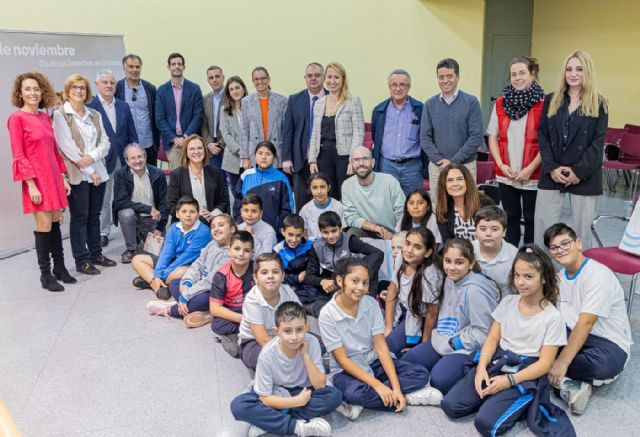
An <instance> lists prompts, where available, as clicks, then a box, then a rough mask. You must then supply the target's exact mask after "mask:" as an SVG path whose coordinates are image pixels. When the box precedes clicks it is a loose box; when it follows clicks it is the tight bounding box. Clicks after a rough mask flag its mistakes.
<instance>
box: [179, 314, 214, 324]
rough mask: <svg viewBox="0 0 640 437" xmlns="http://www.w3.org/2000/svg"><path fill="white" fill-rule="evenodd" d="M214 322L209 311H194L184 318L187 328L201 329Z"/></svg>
mask: <svg viewBox="0 0 640 437" xmlns="http://www.w3.org/2000/svg"><path fill="white" fill-rule="evenodd" d="M212 320H213V317H212V316H211V313H209V312H208V311H194V312H192V313H189V314H187V317H185V318H184V324H185V325H187V328H200V327H201V326H204V325H206V324H208V323H211V321H212Z"/></svg>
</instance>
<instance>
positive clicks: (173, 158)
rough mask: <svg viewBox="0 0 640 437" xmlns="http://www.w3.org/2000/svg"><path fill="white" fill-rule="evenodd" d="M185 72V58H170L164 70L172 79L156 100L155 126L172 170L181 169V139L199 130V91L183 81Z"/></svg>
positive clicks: (200, 104) (200, 110)
mask: <svg viewBox="0 0 640 437" xmlns="http://www.w3.org/2000/svg"><path fill="white" fill-rule="evenodd" d="M185 68H186V64H185V62H184V56H182V55H181V54H180V53H171V54H170V55H169V57H168V58H167V70H169V73H170V74H171V79H170V80H169V81H168V82H166V83H164V84H162V85H160V87H159V88H158V94H157V97H158V98H157V99H156V125H157V126H158V129H159V130H160V134H161V135H162V147H163V148H164V150H166V152H167V159H168V160H169V168H170V169H171V170H174V169H176V168H178V167H180V157H181V156H182V142H183V141H184V139H185V138H186V137H188V136H189V135H191V134H198V135H200V127H201V126H202V118H203V110H202V91H201V90H200V86H199V85H198V84H196V83H194V82H191V81H190V80H187V79H185V78H184V70H185Z"/></svg>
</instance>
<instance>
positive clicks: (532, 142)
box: [493, 96, 544, 181]
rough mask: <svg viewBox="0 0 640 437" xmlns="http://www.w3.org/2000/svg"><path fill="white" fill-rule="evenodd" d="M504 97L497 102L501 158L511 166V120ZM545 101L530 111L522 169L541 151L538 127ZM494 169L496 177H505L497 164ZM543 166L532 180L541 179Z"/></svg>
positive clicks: (532, 176)
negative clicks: (505, 106)
mask: <svg viewBox="0 0 640 437" xmlns="http://www.w3.org/2000/svg"><path fill="white" fill-rule="evenodd" d="M503 102H504V97H502V96H500V97H498V100H496V114H497V115H498V146H499V147H500V158H501V159H502V162H503V163H504V164H507V165H509V151H508V148H507V143H508V141H507V129H509V123H511V119H510V118H509V117H508V116H507V114H505V112H504V108H503V106H502V105H503ZM543 104H544V100H540V101H539V102H538V103H536V104H535V105H533V106H532V107H531V109H529V116H528V117H527V127H526V129H525V133H524V152H523V154H522V168H525V167H526V166H527V165H529V164H530V163H531V161H533V160H534V158H535V157H536V156H537V155H538V152H539V150H540V148H539V146H538V125H539V124H540V117H541V116H542V106H543ZM493 168H494V169H495V171H496V175H498V176H504V173H503V172H502V170H500V169H499V168H498V166H497V165H496V164H493ZM541 168H542V166H541V165H540V166H538V168H536V169H535V171H534V172H533V174H532V175H531V179H532V180H536V181H537V180H538V179H540V169H541Z"/></svg>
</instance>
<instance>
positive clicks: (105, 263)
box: [91, 254, 118, 267]
mask: <svg viewBox="0 0 640 437" xmlns="http://www.w3.org/2000/svg"><path fill="white" fill-rule="evenodd" d="M91 262H92V263H93V264H95V265H97V266H102V267H115V266H117V265H118V263H116V262H115V261H114V260H112V259H109V258H107V257H106V256H104V255H102V254H100V255H98V256H97V257H95V258H93V259H92V260H91Z"/></svg>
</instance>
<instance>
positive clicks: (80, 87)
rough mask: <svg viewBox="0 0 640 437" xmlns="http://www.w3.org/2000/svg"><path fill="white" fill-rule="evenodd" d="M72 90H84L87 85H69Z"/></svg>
mask: <svg viewBox="0 0 640 437" xmlns="http://www.w3.org/2000/svg"><path fill="white" fill-rule="evenodd" d="M71 89H72V90H73V91H86V90H87V87H86V86H82V85H71Z"/></svg>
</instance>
